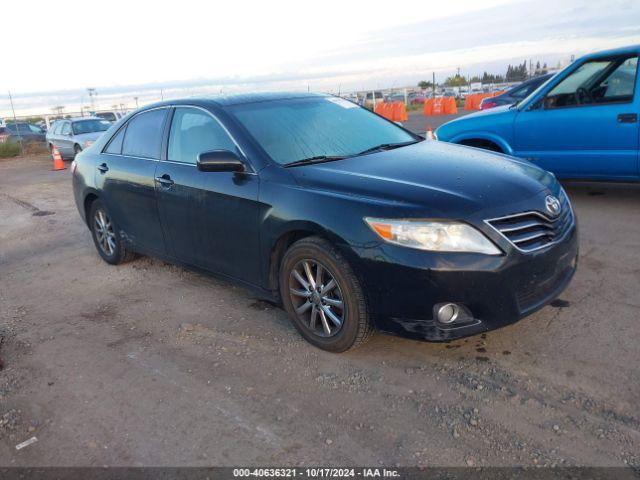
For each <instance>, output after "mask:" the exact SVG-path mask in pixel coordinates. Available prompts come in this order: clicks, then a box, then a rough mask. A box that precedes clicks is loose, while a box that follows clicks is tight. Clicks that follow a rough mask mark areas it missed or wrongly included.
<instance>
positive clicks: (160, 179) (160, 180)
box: [156, 173, 173, 188]
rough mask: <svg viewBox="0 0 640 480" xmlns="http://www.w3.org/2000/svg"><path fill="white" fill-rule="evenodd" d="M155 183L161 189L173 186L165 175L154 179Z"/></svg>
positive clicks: (171, 181)
mask: <svg viewBox="0 0 640 480" xmlns="http://www.w3.org/2000/svg"><path fill="white" fill-rule="evenodd" d="M156 182H158V183H159V184H160V185H162V186H163V187H167V188H168V187H170V186H171V185H173V180H171V177H170V176H169V175H167V174H166V173H165V174H164V175H162V176H161V177H156Z"/></svg>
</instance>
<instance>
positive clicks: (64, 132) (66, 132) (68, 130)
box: [60, 122, 71, 135]
mask: <svg viewBox="0 0 640 480" xmlns="http://www.w3.org/2000/svg"><path fill="white" fill-rule="evenodd" d="M60 133H61V134H62V135H69V134H70V133H71V124H70V123H69V122H64V123H63V124H62V130H60Z"/></svg>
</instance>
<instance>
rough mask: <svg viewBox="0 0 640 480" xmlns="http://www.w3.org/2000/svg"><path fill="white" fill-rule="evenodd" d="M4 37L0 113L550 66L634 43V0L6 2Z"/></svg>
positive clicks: (639, 38) (639, 29)
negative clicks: (155, 92)
mask: <svg viewBox="0 0 640 480" xmlns="http://www.w3.org/2000/svg"><path fill="white" fill-rule="evenodd" d="M2 38H3V45H4V46H3V54H2V64H3V67H2V68H1V69H0V113H2V112H5V113H6V108H7V106H8V104H7V101H6V92H7V91H8V90H11V91H12V93H14V94H15V96H16V103H17V104H18V107H19V109H20V110H24V109H25V108H28V107H29V106H35V105H43V106H44V105H45V104H48V103H49V102H50V101H51V100H52V99H59V100H60V101H64V99H65V96H66V97H69V95H71V94H72V92H75V95H76V96H77V95H80V96H81V93H79V92H81V91H84V90H85V89H86V88H87V87H95V88H97V89H98V92H99V94H100V95H109V93H110V92H111V93H112V94H113V95H114V97H113V98H112V99H109V101H112V102H116V103H118V102H117V100H114V99H115V96H116V94H121V95H122V96H124V95H125V94H126V95H129V96H131V95H133V93H131V92H133V91H135V89H137V88H139V89H140V90H141V91H143V90H144V88H145V85H149V84H162V85H163V86H164V87H165V88H167V89H169V90H170V87H171V86H175V87H180V88H178V90H181V89H184V88H186V87H189V85H192V86H194V88H195V87H196V86H198V85H200V86H201V85H204V84H210V85H211V88H212V89H214V90H220V89H222V90H225V91H232V90H234V89H247V88H260V89H267V88H270V89H274V88H275V89H278V88H305V89H306V88H307V85H309V87H310V88H311V89H314V90H332V91H336V90H337V89H338V88H341V89H342V90H343V91H344V90H349V89H351V90H353V89H360V88H388V87H393V86H396V87H397V86H402V85H404V84H407V82H412V83H413V82H415V81H416V79H419V78H428V77H430V75H431V72H434V71H435V72H436V73H437V74H438V75H442V76H444V75H446V74H449V73H451V72H452V71H455V69H456V68H457V67H460V68H461V69H462V70H463V72H465V73H471V74H473V73H478V72H482V71H483V70H490V71H494V72H495V73H504V72H503V70H504V66H505V65H506V64H507V63H509V62H510V61H516V60H517V61H520V62H521V61H522V60H524V59H529V58H533V59H534V61H536V59H540V60H544V61H547V62H549V63H550V64H555V63H556V62H557V61H558V60H562V59H566V58H568V56H570V55H571V54H576V55H580V54H582V53H585V52H589V51H593V50H598V49H604V48H609V47H612V46H619V45H625V44H630V43H640V1H638V0H582V1H578V0H535V1H529V0H511V1H507V0H481V1H480V0H459V1H453V0H448V1H437V2H431V1H428V0H421V1H402V0H396V1H394V2H389V1H386V2H373V1H363V2H349V1H345V0H341V1H334V0H324V1H322V2H309V1H300V0H299V1H274V0H270V1H259V2H248V1H243V0H234V1H230V2H223V1H216V2H206V1H193V0H179V1H176V0H172V1H170V2H169V1H157V0H156V1H152V2H139V1H134V0H127V1H123V0H110V1H101V2H98V1H87V0H82V1H75V0H57V1H50V0H49V1H46V2H39V1H33V0H31V1H28V2H23V1H12V2H3V5H2ZM132 86H134V88H132ZM185 86H186V87H185ZM60 91H69V92H67V93H64V92H62V93H60ZM185 91H186V92H189V90H188V89H187V90H185ZM36 92H37V93H38V94H37V95H35V94H34V93H36ZM49 92H56V93H54V94H53V95H51V94H50V93H49ZM99 98H100V97H99ZM103 98H106V97H103ZM130 100H131V98H129V99H128V101H130ZM83 101H85V102H86V100H83ZM105 101H106V100H105ZM125 101H127V100H126V99H125Z"/></svg>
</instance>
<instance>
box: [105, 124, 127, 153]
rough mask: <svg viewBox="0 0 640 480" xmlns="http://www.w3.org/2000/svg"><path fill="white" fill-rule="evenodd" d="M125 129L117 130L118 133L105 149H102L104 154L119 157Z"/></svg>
mask: <svg viewBox="0 0 640 480" xmlns="http://www.w3.org/2000/svg"><path fill="white" fill-rule="evenodd" d="M125 130H126V128H124V127H123V128H121V129H120V130H118V133H116V134H115V135H114V137H113V138H112V139H111V141H110V142H109V145H107V148H105V149H104V153H111V154H115V155H120V154H121V153H122V141H123V140H124V132H125Z"/></svg>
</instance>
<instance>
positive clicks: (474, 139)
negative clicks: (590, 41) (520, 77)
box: [436, 45, 640, 181]
mask: <svg viewBox="0 0 640 480" xmlns="http://www.w3.org/2000/svg"><path fill="white" fill-rule="evenodd" d="M639 54H640V45H637V46H632V47H626V48H619V49H615V50H608V51H605V52H600V53H594V54H591V55H587V56H585V57H582V58H580V59H579V60H577V61H576V62H574V63H573V64H571V65H570V66H568V67H567V68H566V69H565V70H563V71H562V72H560V73H558V74H557V75H556V76H555V77H554V78H552V79H550V80H549V81H548V82H547V83H545V84H544V85H543V86H542V87H541V88H539V89H538V90H536V91H534V92H533V93H532V94H531V95H529V96H528V97H527V98H525V99H524V100H522V101H521V102H519V103H518V104H517V105H515V106H511V107H506V106H505V107H496V108H492V109H490V110H483V111H481V112H477V113H474V114H471V115H467V116H465V117H462V118H460V119H457V120H453V121H452V122H449V123H447V124H445V125H442V126H441V127H440V128H438V129H437V130H436V135H437V137H438V139H440V140H443V141H446V142H451V143H460V144H463V145H469V146H473V147H480V148H485V149H488V150H494V151H498V152H503V153H506V154H509V155H515V156H518V157H522V158H525V159H527V160H529V161H531V162H532V163H534V164H535V165H538V166H539V167H541V168H543V169H545V170H550V171H552V172H554V173H555V174H556V175H557V176H558V177H562V178H574V179H591V180H613V181H621V180H626V181H629V180H631V181H638V180H640V170H639V166H638V158H639V153H640V149H639V145H638V142H639V137H640V130H639V128H638V114H639V112H640V93H639V92H638V89H637V88H636V81H637V80H636V79H637V77H638V55H639Z"/></svg>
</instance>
